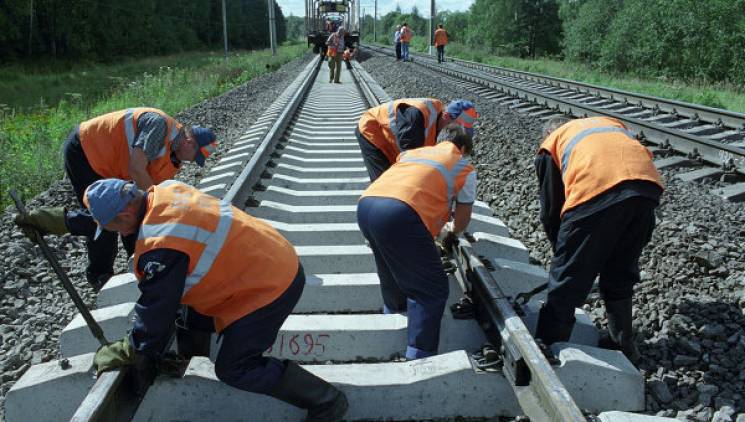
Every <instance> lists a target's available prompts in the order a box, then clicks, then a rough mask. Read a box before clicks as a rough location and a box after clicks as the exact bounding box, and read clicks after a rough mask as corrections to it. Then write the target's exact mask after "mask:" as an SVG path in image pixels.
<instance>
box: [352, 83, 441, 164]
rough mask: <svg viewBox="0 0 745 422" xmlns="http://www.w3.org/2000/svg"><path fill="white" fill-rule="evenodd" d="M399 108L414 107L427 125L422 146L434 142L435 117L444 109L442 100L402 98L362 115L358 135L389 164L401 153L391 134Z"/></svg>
mask: <svg viewBox="0 0 745 422" xmlns="http://www.w3.org/2000/svg"><path fill="white" fill-rule="evenodd" d="M401 105H407V106H411V107H416V108H417V109H418V110H419V111H421V112H422V115H423V116H424V121H425V122H426V123H425V124H426V125H427V126H426V127H425V128H424V145H423V146H432V145H434V144H435V143H437V117H438V116H439V115H440V113H441V112H442V110H443V109H444V108H445V106H444V105H443V103H442V101H440V100H436V99H434V98H405V99H402V100H395V101H391V102H388V103H385V104H381V105H379V106H377V107H373V108H371V109H369V110H367V111H366V112H365V114H363V115H362V117H361V118H360V122H359V124H358V128H359V130H360V133H361V134H362V135H363V136H364V137H365V139H367V140H368V141H370V143H371V144H373V145H375V147H376V148H377V149H379V150H380V151H382V152H383V154H385V156H386V157H387V158H388V161H389V162H391V163H393V162H395V161H396V157H398V154H400V153H401V151H400V149H399V148H398V140H397V139H396V135H395V133H396V111H397V110H398V107H399V106H401Z"/></svg>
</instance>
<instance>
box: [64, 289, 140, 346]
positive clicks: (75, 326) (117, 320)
mask: <svg viewBox="0 0 745 422" xmlns="http://www.w3.org/2000/svg"><path fill="white" fill-rule="evenodd" d="M134 307H135V304H134V303H131V302H130V303H122V304H119V305H114V306H109V307H106V308H101V309H94V310H92V311H91V315H93V318H94V319H95V320H96V321H98V324H99V325H100V326H101V329H102V330H103V332H104V335H105V336H106V339H107V340H109V341H116V340H119V339H120V338H122V337H124V334H126V333H127V330H129V327H130V325H131V320H132V315H133V314H134ZM99 347H101V344H100V343H99V342H98V340H96V339H95V337H93V335H92V334H91V332H90V330H89V329H88V326H87V325H86V324H85V320H84V319H83V317H82V316H81V315H80V314H77V315H75V318H73V320H72V321H70V323H69V324H67V326H66V327H65V328H63V329H62V332H61V333H60V336H59V353H60V357H62V358H69V357H71V356H76V355H82V354H84V353H91V352H95V351H96V350H98V348H99Z"/></svg>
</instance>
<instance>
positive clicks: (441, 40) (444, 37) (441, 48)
mask: <svg viewBox="0 0 745 422" xmlns="http://www.w3.org/2000/svg"><path fill="white" fill-rule="evenodd" d="M447 44H448V32H447V31H445V29H444V28H443V27H442V24H439V25H437V29H436V30H435V48H437V63H442V62H444V61H445V46H446V45H447Z"/></svg>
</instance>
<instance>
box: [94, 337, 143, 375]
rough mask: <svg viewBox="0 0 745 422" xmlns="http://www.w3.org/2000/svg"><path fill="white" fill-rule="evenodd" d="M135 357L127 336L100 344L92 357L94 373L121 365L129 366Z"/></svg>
mask: <svg viewBox="0 0 745 422" xmlns="http://www.w3.org/2000/svg"><path fill="white" fill-rule="evenodd" d="M135 357H136V355H135V351H134V349H133V348H132V345H130V344H129V336H125V337H124V338H123V339H121V340H119V341H116V342H114V343H111V344H107V345H106V346H101V348H100V349H98V351H97V352H96V356H95V357H94V358H93V365H94V366H95V367H96V375H101V373H102V372H106V371H111V370H112V369H116V368H120V367H122V366H131V365H133V364H134V363H135Z"/></svg>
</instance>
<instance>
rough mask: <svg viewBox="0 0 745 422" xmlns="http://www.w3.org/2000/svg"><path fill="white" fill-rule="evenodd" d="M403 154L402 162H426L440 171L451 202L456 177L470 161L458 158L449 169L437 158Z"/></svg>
mask: <svg viewBox="0 0 745 422" xmlns="http://www.w3.org/2000/svg"><path fill="white" fill-rule="evenodd" d="M401 155H402V156H401V158H400V159H399V162H401V163H416V164H424V165H425V166H430V167H433V168H434V169H436V170H437V171H438V172H440V174H441V175H442V177H443V179H445V184H446V185H447V188H448V196H447V198H448V202H451V201H452V200H453V197H454V195H455V193H454V192H453V191H454V190H455V178H456V177H458V174H459V173H460V172H461V171H463V169H464V168H466V166H467V165H468V161H466V160H465V159H464V158H461V159H460V160H458V162H457V163H455V165H454V166H453V169H452V170H448V169H447V168H446V167H445V166H444V165H443V164H442V163H440V162H437V161H435V160H430V159H428V158H415V157H407V156H406V152H402V153H401Z"/></svg>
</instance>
